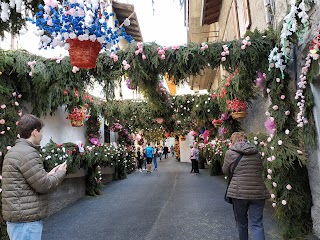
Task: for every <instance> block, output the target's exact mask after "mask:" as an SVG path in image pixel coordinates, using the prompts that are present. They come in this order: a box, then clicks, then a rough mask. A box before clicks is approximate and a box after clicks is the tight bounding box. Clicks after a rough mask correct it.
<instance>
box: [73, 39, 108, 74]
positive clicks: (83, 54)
mask: <svg viewBox="0 0 320 240" xmlns="http://www.w3.org/2000/svg"><path fill="white" fill-rule="evenodd" d="M67 42H68V43H69V44H70V48H69V56H70V63H71V65H72V66H76V67H78V68H86V69H90V68H95V67H96V61H97V58H98V55H99V52H100V50H101V47H102V45H101V43H100V42H98V41H97V40H96V41H94V42H92V41H91V40H85V41H80V40H79V39H77V38H75V39H68V40H67Z"/></svg>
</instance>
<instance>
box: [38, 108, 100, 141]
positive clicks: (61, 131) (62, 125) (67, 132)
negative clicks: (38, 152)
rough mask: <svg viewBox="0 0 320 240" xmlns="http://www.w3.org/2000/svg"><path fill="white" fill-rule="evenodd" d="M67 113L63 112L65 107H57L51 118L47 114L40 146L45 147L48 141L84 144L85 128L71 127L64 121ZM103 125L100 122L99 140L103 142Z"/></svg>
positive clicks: (68, 121)
mask: <svg viewBox="0 0 320 240" xmlns="http://www.w3.org/2000/svg"><path fill="white" fill-rule="evenodd" d="M67 116H68V113H67V112H66V111H65V107H64V106H62V107H59V108H58V109H57V111H55V112H54V114H53V115H52V116H51V115H50V114H48V115H47V116H46V117H45V118H42V120H43V121H44V124H45V127H44V133H43V139H42V141H41V146H45V145H46V144H47V143H48V142H49V141H50V139H52V140H53V141H54V142H55V143H58V144H62V143H66V142H73V143H78V142H79V141H81V142H82V143H85V142H86V128H85V126H83V127H72V126H71V123H70V120H68V119H66V117H67ZM103 128H104V123H103V121H102V123H101V125H100V132H101V138H100V141H101V142H103V141H104V129H103Z"/></svg>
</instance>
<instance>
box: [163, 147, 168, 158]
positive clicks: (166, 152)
mask: <svg viewBox="0 0 320 240" xmlns="http://www.w3.org/2000/svg"><path fill="white" fill-rule="evenodd" d="M168 152H169V148H168V146H167V145H165V146H164V148H163V153H164V158H168Z"/></svg>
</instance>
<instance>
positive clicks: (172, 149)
mask: <svg viewBox="0 0 320 240" xmlns="http://www.w3.org/2000/svg"><path fill="white" fill-rule="evenodd" d="M170 152H171V155H172V157H173V156H174V148H173V145H171V146H170Z"/></svg>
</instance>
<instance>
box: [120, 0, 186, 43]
mask: <svg viewBox="0 0 320 240" xmlns="http://www.w3.org/2000/svg"><path fill="white" fill-rule="evenodd" d="M118 2H123V3H130V4H133V5H134V8H135V12H136V14H137V18H138V21H139V25H140V29H141V33H142V37H143V40H144V42H153V41H155V42H156V43H158V44H159V45H163V46H173V45H183V44H186V43H187V29H186V27H185V26H184V9H183V8H181V7H180V4H179V0H154V2H155V4H154V8H155V12H154V13H153V8H152V0H119V1H118Z"/></svg>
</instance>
